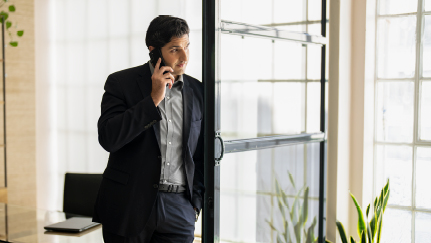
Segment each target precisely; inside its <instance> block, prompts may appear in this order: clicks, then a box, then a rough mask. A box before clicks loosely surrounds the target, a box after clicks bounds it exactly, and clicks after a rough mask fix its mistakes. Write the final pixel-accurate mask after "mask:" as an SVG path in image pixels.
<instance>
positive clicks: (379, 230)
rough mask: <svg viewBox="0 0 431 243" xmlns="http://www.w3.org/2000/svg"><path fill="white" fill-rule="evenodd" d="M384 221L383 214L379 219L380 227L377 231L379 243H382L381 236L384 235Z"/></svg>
mask: <svg viewBox="0 0 431 243" xmlns="http://www.w3.org/2000/svg"><path fill="white" fill-rule="evenodd" d="M382 221H383V214H382V215H381V217H380V218H379V227H378V231H377V241H376V242H377V243H380V235H381V234H382Z"/></svg>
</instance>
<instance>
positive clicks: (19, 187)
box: [0, 0, 36, 206]
mask: <svg viewBox="0 0 431 243" xmlns="http://www.w3.org/2000/svg"><path fill="white" fill-rule="evenodd" d="M12 4H13V5H15V7H16V11H15V12H14V13H10V14H9V17H8V20H10V21H11V22H12V23H13V25H12V27H11V28H10V30H11V32H12V33H13V34H15V32H16V31H18V30H24V35H23V36H22V37H17V36H16V35H15V36H14V37H13V39H14V40H15V41H18V47H12V46H10V45H9V44H7V45H6V51H5V52H6V53H5V54H6V58H5V59H6V75H7V77H6V126H7V128H6V134H7V141H6V144H7V178H8V182H7V183H8V184H7V187H8V202H9V203H11V204H19V205H28V206H36V158H35V154H36V142H35V139H36V135H35V133H36V131H35V59H34V51H35V50H34V1H31V0H16V1H12V2H7V3H6V4H5V5H4V6H3V7H2V9H1V10H3V9H5V8H7V7H8V6H9V5H12ZM15 27H16V28H15ZM9 41H10V37H9V36H8V34H7V32H6V43H9ZM0 51H1V50H0ZM2 118H3V117H2ZM0 130H1V131H2V132H3V129H2V127H1V128H0ZM1 135H2V137H1V138H2V139H3V133H2V134H1ZM2 152H3V151H2ZM1 155H2V157H1V158H0V161H1V162H3V153H1ZM0 166H1V167H3V163H1V164H0ZM1 185H3V182H2V183H1Z"/></svg>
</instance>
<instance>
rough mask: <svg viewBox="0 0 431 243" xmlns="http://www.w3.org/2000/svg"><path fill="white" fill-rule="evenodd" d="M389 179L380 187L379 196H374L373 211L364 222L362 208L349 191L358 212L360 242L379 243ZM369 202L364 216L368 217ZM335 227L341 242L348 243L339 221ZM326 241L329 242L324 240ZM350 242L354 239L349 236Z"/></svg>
mask: <svg viewBox="0 0 431 243" xmlns="http://www.w3.org/2000/svg"><path fill="white" fill-rule="evenodd" d="M389 194H390V190H389V180H388V182H387V183H386V185H385V186H384V187H383V188H382V190H381V192H380V196H379V197H376V199H375V200H374V212H373V214H372V215H371V216H370V218H371V220H370V221H369V222H368V221H367V222H365V219H364V215H363V213H362V208H361V206H359V204H358V202H357V201H356V198H355V196H353V194H351V193H350V196H351V197H352V200H353V202H354V203H355V206H356V211H357V212H358V235H359V242H360V243H380V238H381V233H382V223H383V213H384V212H385V209H386V206H387V205H388V200H389ZM369 211H370V204H368V206H367V211H366V218H367V220H368V219H369V217H368V215H369ZM336 224H337V229H338V232H339V233H340V237H341V241H342V242H343V243H348V241H347V236H346V231H345V230H344V227H343V225H342V224H341V222H339V221H337V223H336ZM326 242H327V243H331V242H330V241H328V240H326ZM350 243H356V241H355V239H354V238H353V237H352V236H350Z"/></svg>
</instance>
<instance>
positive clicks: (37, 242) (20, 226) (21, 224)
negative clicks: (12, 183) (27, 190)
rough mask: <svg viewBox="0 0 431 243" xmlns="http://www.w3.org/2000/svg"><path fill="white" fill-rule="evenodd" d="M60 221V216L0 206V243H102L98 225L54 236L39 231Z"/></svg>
mask: <svg viewBox="0 0 431 243" xmlns="http://www.w3.org/2000/svg"><path fill="white" fill-rule="evenodd" d="M64 220H66V215H65V213H63V212H57V211H48V210H43V209H36V208H32V207H25V206H17V205H10V204H4V203H0V239H1V240H7V241H10V242H13V243H66V242H67V243H75V242H76V243H78V242H79V243H87V242H88V243H103V236H102V225H98V226H95V227H93V228H91V229H89V230H86V231H84V232H81V233H58V232H52V231H46V230H45V229H44V228H43V227H44V226H46V225H49V224H53V223H58V222H61V221H64ZM6 222H7V223H6Z"/></svg>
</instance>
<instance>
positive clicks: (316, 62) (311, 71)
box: [307, 45, 322, 80]
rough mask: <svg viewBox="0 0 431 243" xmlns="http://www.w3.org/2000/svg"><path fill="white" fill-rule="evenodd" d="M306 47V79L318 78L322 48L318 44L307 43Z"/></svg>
mask: <svg viewBox="0 0 431 243" xmlns="http://www.w3.org/2000/svg"><path fill="white" fill-rule="evenodd" d="M307 48H308V52H307V79H319V80H320V70H321V64H322V62H321V59H322V58H321V56H322V48H321V46H319V45H308V47H307Z"/></svg>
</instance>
